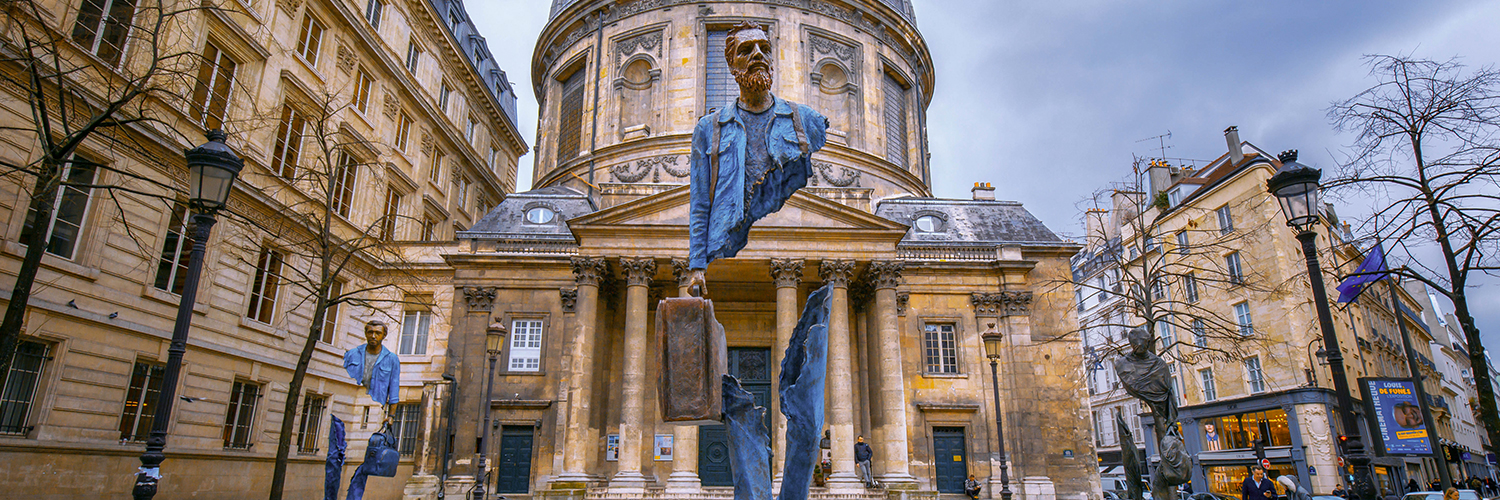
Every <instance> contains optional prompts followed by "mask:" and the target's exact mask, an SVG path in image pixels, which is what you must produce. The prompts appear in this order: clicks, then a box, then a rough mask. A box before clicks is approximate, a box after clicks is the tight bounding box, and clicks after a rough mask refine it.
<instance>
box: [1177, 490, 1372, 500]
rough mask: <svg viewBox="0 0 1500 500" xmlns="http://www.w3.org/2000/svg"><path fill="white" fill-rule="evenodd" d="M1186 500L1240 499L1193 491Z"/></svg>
mask: <svg viewBox="0 0 1500 500" xmlns="http://www.w3.org/2000/svg"><path fill="white" fill-rule="evenodd" d="M1187 500H1240V499H1239V497H1229V496H1224V495H1215V494H1213V493H1208V492H1202V493H1194V494H1191V495H1188V496H1187ZM1339 500H1343V499H1339Z"/></svg>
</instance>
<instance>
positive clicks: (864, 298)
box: [849, 280, 875, 311]
mask: <svg viewBox="0 0 1500 500" xmlns="http://www.w3.org/2000/svg"><path fill="white" fill-rule="evenodd" d="M874 298H875V288H873V287H871V286H870V282H868V281H863V280H861V281H855V282H854V283H851V284H850V285H849V305H851V306H854V310H856V311H868V310H869V309H870V308H869V306H870V303H871V302H872V300H871V299H874Z"/></svg>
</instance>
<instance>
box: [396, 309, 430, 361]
mask: <svg viewBox="0 0 1500 500" xmlns="http://www.w3.org/2000/svg"><path fill="white" fill-rule="evenodd" d="M431 328H432V313H431V312H429V311H406V315H405V316H404V317H402V318H401V347H400V349H401V351H400V353H399V354H411V355H416V356H422V355H426V354H427V331H428V330H429V329H431Z"/></svg>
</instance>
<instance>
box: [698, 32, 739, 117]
mask: <svg viewBox="0 0 1500 500" xmlns="http://www.w3.org/2000/svg"><path fill="white" fill-rule="evenodd" d="M728 35H729V31H728V30H714V31H709V32H708V48H707V49H706V50H707V52H705V53H704V56H705V57H704V60H705V64H706V66H705V71H704V81H705V82H706V83H707V86H706V87H705V90H704V93H703V111H704V112H707V111H708V110H709V109H713V108H718V109H723V108H724V107H725V106H729V105H732V104H734V100H735V98H737V97H739V95H740V88H739V85H736V84H735V83H734V74H732V73H730V72H729V61H727V60H725V59H724V44H725V40H726V39H728Z"/></svg>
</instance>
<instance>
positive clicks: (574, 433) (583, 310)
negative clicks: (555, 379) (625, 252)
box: [552, 257, 609, 489]
mask: <svg viewBox="0 0 1500 500" xmlns="http://www.w3.org/2000/svg"><path fill="white" fill-rule="evenodd" d="M572 265H573V280H574V282H576V283H577V284H578V294H577V301H576V302H575V304H574V306H573V308H574V311H576V312H575V313H574V315H573V338H572V345H570V346H569V348H568V349H569V355H570V356H571V357H572V358H573V371H572V373H570V374H569V377H570V378H571V379H572V381H571V382H570V383H569V387H568V392H569V393H570V394H568V431H567V437H566V442H564V443H563V471H562V473H560V474H558V475H557V476H556V477H554V478H553V479H552V487H553V489H575V488H583V487H585V486H586V485H587V483H588V482H589V480H591V479H592V477H591V476H590V475H589V474H590V472H592V471H590V470H589V465H591V464H592V462H593V461H592V460H590V458H591V457H593V456H594V455H595V454H596V453H598V451H599V450H597V449H595V448H596V447H595V444H596V441H598V436H597V430H595V429H594V427H593V425H592V422H590V419H591V417H592V416H593V411H592V404H591V403H592V400H593V396H594V390H593V389H594V388H593V381H594V346H595V345H596V344H597V343H598V340H599V339H598V330H597V329H596V328H595V325H594V322H595V321H596V320H597V319H598V317H599V283H600V282H601V281H602V280H603V279H604V277H605V276H608V274H609V262H607V261H605V260H604V258H603V257H573V262H572Z"/></svg>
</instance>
